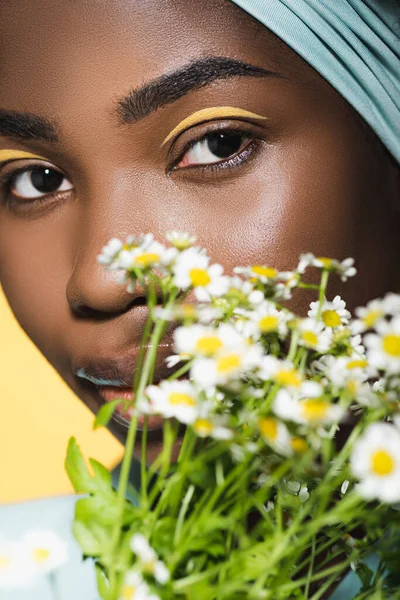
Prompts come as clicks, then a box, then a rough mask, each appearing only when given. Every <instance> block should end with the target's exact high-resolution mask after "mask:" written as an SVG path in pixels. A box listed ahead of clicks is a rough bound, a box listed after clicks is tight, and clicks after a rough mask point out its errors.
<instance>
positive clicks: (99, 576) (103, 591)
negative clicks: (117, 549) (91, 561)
mask: <svg viewBox="0 0 400 600" xmlns="http://www.w3.org/2000/svg"><path fill="white" fill-rule="evenodd" d="M95 569H96V581H97V591H98V592H99V594H100V597H101V598H102V599H103V600H108V598H109V597H110V586H109V585H108V581H107V579H106V577H105V575H104V572H103V570H102V568H101V567H100V565H96V566H95Z"/></svg>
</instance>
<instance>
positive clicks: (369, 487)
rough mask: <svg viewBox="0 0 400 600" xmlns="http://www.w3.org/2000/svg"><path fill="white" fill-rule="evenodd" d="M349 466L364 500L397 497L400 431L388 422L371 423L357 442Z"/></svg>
mask: <svg viewBox="0 0 400 600" xmlns="http://www.w3.org/2000/svg"><path fill="white" fill-rule="evenodd" d="M351 469H352V472H353V474H354V476H355V477H357V478H358V479H360V483H359V484H358V491H359V493H360V494H361V495H362V497H363V498H365V499H366V500H374V499H377V500H380V501H381V502H387V503H391V502H398V501H400V433H399V431H398V430H397V429H396V428H395V427H393V425H389V424H388V423H373V424H372V425H370V426H369V427H368V429H367V430H366V431H365V433H364V435H363V436H362V438H361V439H359V440H358V442H357V443H356V445H355V447H354V449H353V453H352V456H351Z"/></svg>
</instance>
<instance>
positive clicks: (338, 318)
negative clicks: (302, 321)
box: [307, 296, 351, 328]
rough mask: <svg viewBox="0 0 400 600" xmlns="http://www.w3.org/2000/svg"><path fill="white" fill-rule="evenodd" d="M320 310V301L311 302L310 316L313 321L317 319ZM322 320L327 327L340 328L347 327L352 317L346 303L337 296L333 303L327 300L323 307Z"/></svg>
mask: <svg viewBox="0 0 400 600" xmlns="http://www.w3.org/2000/svg"><path fill="white" fill-rule="evenodd" d="M318 310H319V301H317V302H311V304H310V310H309V311H308V313H307V314H308V316H309V317H311V318H312V319H316V318H317V314H318ZM320 315H321V320H322V322H323V323H324V325H325V326H326V327H331V328H334V327H339V326H340V325H347V323H348V322H349V319H350V317H351V315H350V313H349V311H348V310H346V302H345V301H344V300H342V299H341V297H340V296H335V297H334V299H333V300H332V302H328V301H327V300H326V298H325V300H324V302H323V303H322V307H321V313H320Z"/></svg>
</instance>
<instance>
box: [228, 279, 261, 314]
mask: <svg viewBox="0 0 400 600" xmlns="http://www.w3.org/2000/svg"><path fill="white" fill-rule="evenodd" d="M225 297H226V298H227V300H229V301H231V302H234V303H235V304H237V305H238V306H244V307H247V306H249V305H257V304H260V303H261V302H262V301H263V300H264V294H263V293H262V291H261V290H257V289H255V287H254V285H253V284H252V283H251V281H249V280H247V279H242V278H241V277H236V276H233V277H229V287H228V290H227V292H226V294H225Z"/></svg>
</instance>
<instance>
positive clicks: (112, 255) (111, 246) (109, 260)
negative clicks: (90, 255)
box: [97, 238, 124, 268]
mask: <svg viewBox="0 0 400 600" xmlns="http://www.w3.org/2000/svg"><path fill="white" fill-rule="evenodd" d="M123 247H124V244H123V242H122V241H121V240H119V239H118V238H112V239H111V240H110V241H109V242H108V243H107V244H106V245H105V246H103V248H102V250H101V254H99V255H98V257H97V262H98V263H100V264H101V265H106V266H108V267H111V268H113V265H114V264H115V262H116V260H117V257H118V254H119V253H120V251H121V250H122V248H123Z"/></svg>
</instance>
